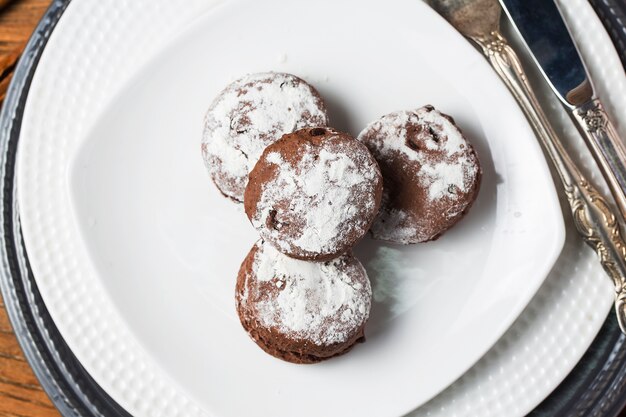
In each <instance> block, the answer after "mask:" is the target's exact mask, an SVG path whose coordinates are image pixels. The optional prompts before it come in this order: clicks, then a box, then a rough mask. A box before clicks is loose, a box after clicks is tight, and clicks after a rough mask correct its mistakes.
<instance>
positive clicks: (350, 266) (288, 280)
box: [246, 243, 372, 345]
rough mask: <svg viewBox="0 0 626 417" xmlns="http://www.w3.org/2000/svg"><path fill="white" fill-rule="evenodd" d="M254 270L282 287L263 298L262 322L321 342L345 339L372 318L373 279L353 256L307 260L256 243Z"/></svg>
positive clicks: (259, 312)
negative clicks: (369, 277)
mask: <svg viewBox="0 0 626 417" xmlns="http://www.w3.org/2000/svg"><path fill="white" fill-rule="evenodd" d="M253 271H255V272H256V279H257V281H259V282H268V281H275V282H276V284H275V285H276V287H277V288H279V292H277V293H274V292H273V291H272V292H271V294H268V296H267V297H260V301H259V302H258V303H257V304H256V310H257V317H258V319H259V321H260V322H261V324H262V325H263V326H266V327H268V328H270V327H275V328H278V330H279V331H280V332H281V333H283V334H287V335H289V336H291V337H297V338H303V339H307V340H311V341H313V342H314V343H316V344H318V345H330V344H333V343H342V342H345V341H346V340H347V339H348V338H349V337H350V336H351V335H352V334H354V331H355V330H356V329H358V328H359V327H360V326H361V325H362V324H363V323H365V321H366V320H367V318H368V316H369V311H370V306H371V296H372V292H371V287H370V283H369V280H368V279H367V275H366V273H365V270H364V269H363V266H362V265H361V264H360V263H359V262H358V261H357V260H356V259H355V258H353V257H352V256H348V255H344V256H341V257H339V258H337V259H334V260H332V261H328V262H307V261H301V260H297V259H293V258H289V257H287V256H285V255H283V254H282V253H280V252H278V251H277V250H276V249H274V248H273V247H272V246H270V245H266V244H262V243H257V252H256V253H255V257H254V261H253ZM358 278H362V279H360V280H359V279H358ZM279 283H280V285H279ZM248 285H249V283H247V285H246V287H247V286H248Z"/></svg>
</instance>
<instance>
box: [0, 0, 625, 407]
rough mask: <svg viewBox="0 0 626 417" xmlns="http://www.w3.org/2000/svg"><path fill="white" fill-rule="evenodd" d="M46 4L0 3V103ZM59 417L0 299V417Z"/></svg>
mask: <svg viewBox="0 0 626 417" xmlns="http://www.w3.org/2000/svg"><path fill="white" fill-rule="evenodd" d="M50 1H51V0H0V101H2V100H3V99H4V95H5V93H6V87H7V86H8V83H9V81H10V78H11V74H12V70H13V67H14V65H15V63H16V61H17V58H18V57H19V53H20V52H21V49H22V48H23V46H24V44H25V43H26V41H27V40H28V37H29V36H30V34H31V32H32V31H33V29H34V27H35V25H36V24H37V22H38V21H39V19H40V18H41V16H42V15H43V13H44V12H45V10H46V8H47V7H48V5H49V4H50ZM59 415H60V414H59V412H58V411H57V410H56V409H55V408H54V406H53V405H52V403H51V402H50V400H49V398H48V396H47V395H46V393H45V392H44V391H43V389H42V388H41V386H40V385H39V382H38V381H37V378H36V377H35V375H34V374H33V372H32V370H31V368H30V366H29V365H28V362H26V359H25V358H24V355H23V354H22V351H21V349H20V347H19V344H18V342H17V340H16V339H15V336H14V334H13V330H12V328H11V324H10V323H9V318H8V317H7V315H6V311H5V310H4V304H3V303H2V298H1V297H0V417H52V416H59ZM620 417H626V411H625V412H622V413H621V414H620Z"/></svg>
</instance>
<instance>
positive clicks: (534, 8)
mask: <svg viewBox="0 0 626 417" xmlns="http://www.w3.org/2000/svg"><path fill="white" fill-rule="evenodd" d="M500 3H501V4H502V7H503V9H504V11H505V13H506V15H507V17H508V18H509V20H510V21H511V23H512V24H513V26H514V27H515V29H516V31H517V32H518V34H519V35H520V37H521V38H522V40H523V41H524V44H525V45H526V47H527V49H528V50H529V51H530V54H531V56H532V58H533V60H534V62H535V63H536V65H537V66H538V67H539V69H540V71H541V73H542V74H543V76H544V78H545V79H546V81H547V82H548V84H549V85H550V87H551V89H552V91H553V92H554V93H555V94H556V95H557V97H558V98H559V99H560V101H561V103H562V104H563V105H564V106H565V108H566V109H567V110H568V111H569V112H570V116H571V117H572V118H573V120H574V121H575V124H576V126H577V127H578V130H579V132H580V133H581V135H582V136H583V138H584V139H585V141H586V143H587V146H588V147H589V149H590V150H591V152H592V154H593V156H594V158H595V160H596V162H597V163H598V166H599V167H600V171H601V172H602V174H603V176H604V178H605V179H606V181H607V183H608V185H609V188H610V190H611V193H612V194H613V197H614V199H615V202H616V203H617V206H618V208H619V210H620V212H621V215H622V219H626V146H625V145H624V141H623V140H622V139H620V137H619V136H618V134H617V130H616V129H615V127H614V125H613V123H612V122H611V121H610V119H609V117H608V115H607V114H606V111H605V110H604V106H603V105H602V103H601V101H600V100H599V99H598V98H597V97H596V94H595V91H594V88H593V83H592V82H591V80H590V78H589V75H588V72H587V70H586V68H585V65H584V61H583V60H582V59H581V57H580V54H579V52H578V49H577V47H576V44H575V43H574V41H573V40H572V37H571V34H570V32H569V29H568V27H567V25H566V23H565V21H564V20H563V17H562V16H561V13H560V11H559V9H558V6H557V5H556V3H555V2H554V1H553V0H500Z"/></svg>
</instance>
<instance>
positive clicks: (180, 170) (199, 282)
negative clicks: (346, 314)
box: [18, 0, 564, 417]
mask: <svg viewBox="0 0 626 417" xmlns="http://www.w3.org/2000/svg"><path fill="white" fill-rule="evenodd" d="M44 54H45V53H44ZM44 58H45V56H44ZM44 58H42V59H44ZM267 70H276V71H286V72H292V73H294V74H296V75H299V76H302V77H303V78H305V79H307V80H308V81H309V82H311V83H312V84H313V85H314V86H316V87H317V88H318V89H319V91H320V93H321V94H322V96H323V97H324V98H325V99H326V100H327V102H328V104H329V107H330V117H331V124H332V125H333V126H334V127H337V128H339V129H341V130H346V131H348V132H350V133H352V134H355V135H356V134H357V133H358V132H359V130H360V129H361V128H362V127H364V126H365V124H367V123H368V122H369V121H371V120H373V119H375V118H377V117H379V116H380V115H382V114H385V113H388V112H390V111H394V110H399V109H407V108H415V107H419V106H422V105H424V104H433V105H435V106H436V107H437V108H439V109H440V110H442V111H444V112H446V113H449V114H451V115H453V116H454V117H455V119H456V121H457V123H458V124H459V126H460V127H461V128H462V129H463V131H464V132H465V133H466V134H467V136H468V137H469V138H470V140H471V141H472V143H473V144H474V145H475V147H476V149H477V152H478V154H479V157H480V160H481V163H482V165H483V170H484V178H483V184H482V188H481V192H480V195H479V198H478V200H477V202H476V204H475V205H474V207H473V208H472V210H471V211H470V213H469V214H468V216H467V217H466V218H465V219H464V220H462V221H461V223H460V224H459V225H457V226H456V227H455V228H454V229H453V230H451V231H449V232H448V233H446V234H445V235H444V236H443V237H442V238H441V239H439V240H438V241H436V242H432V243H428V244H421V245H415V246H407V247H399V246H393V245H385V244H381V243H379V242H374V241H371V240H365V241H364V242H363V243H361V244H360V245H359V247H358V248H357V250H356V254H357V256H358V257H359V258H360V259H361V260H362V262H363V263H364V264H365V266H366V268H367V270H368V273H369V274H370V278H371V279H372V282H373V287H374V292H375V301H376V302H375V304H374V307H373V310H372V318H371V322H370V323H369V325H368V328H367V329H366V335H367V337H368V341H367V343H365V344H363V345H359V346H357V348H355V349H354V351H353V352H351V353H350V354H348V355H345V356H343V357H340V358H337V359H333V360H331V361H328V362H325V363H322V364H318V365H314V366H297V365H293V364H288V363H284V362H281V361H279V360H276V359H274V358H272V357H269V356H267V355H266V354H264V353H263V352H262V351H261V350H260V349H258V348H257V347H256V346H255V345H254V343H253V342H252V341H250V340H249V339H248V337H247V335H246V334H245V332H244V331H243V330H242V328H241V326H240V324H239V323H238V320H237V317H236V312H235V309H234V300H233V299H234V297H233V296H234V283H235V277H236V273H237V270H238V268H239V264H240V262H241V261H242V260H243V258H244V257H245V255H246V253H247V251H248V250H249V248H250V247H251V245H252V244H253V243H254V241H255V240H256V235H255V233H254V230H253V229H252V227H251V226H250V225H249V224H248V222H247V219H246V217H245V215H244V214H243V212H242V210H241V208H240V207H238V206H236V205H234V204H233V203H231V202H230V201H227V200H226V199H224V198H223V197H222V196H221V195H220V194H219V193H218V192H217V190H216V189H215V187H214V186H213V185H212V183H211V182H210V180H209V178H208V175H207V174H206V172H205V171H204V168H203V165H202V161H201V157H200V152H199V141H200V135H201V126H202V117H203V114H204V112H205V110H206V108H207V107H208V105H209V103H210V101H211V100H212V98H213V97H214V96H215V95H216V94H217V93H218V92H219V91H220V90H221V89H222V88H223V87H224V86H225V85H226V84H227V83H228V82H229V81H231V80H232V79H234V78H236V77H238V76H240V75H242V74H244V73H247V72H256V71H267ZM102 72H103V73H105V72H106V68H103V69H102ZM100 75H101V74H99V73H97V72H96V73H90V74H86V75H85V76H87V77H92V78H93V82H94V83H98V77H99V76H100ZM34 85H36V84H35V83H34ZM125 85H126V88H124V89H123V90H122V91H121V92H120V94H118V95H117V96H116V97H115V98H114V99H113V100H112V101H111V102H109V103H107V105H106V106H103V108H102V110H101V112H99V113H98V114H97V115H96V116H94V115H89V117H93V119H94V120H96V121H95V123H94V124H93V125H90V129H88V130H84V132H83V133H82V134H80V135H73V136H72V135H68V138H69V139H68V138H64V139H63V140H65V142H64V141H63V140H60V142H55V141H45V140H40V141H37V142H36V143H35V142H33V139H32V138H34V137H35V135H33V136H31V137H30V138H29V137H28V136H25V137H24V138H23V139H22V140H21V143H20V146H21V148H20V155H19V158H20V160H19V173H18V181H19V190H20V194H19V202H20V207H21V210H22V211H21V212H22V225H23V230H24V238H25V241H26V244H27V247H28V250H29V256H30V259H31V263H32V267H33V270H34V272H35V276H36V277H37V280H38V283H40V290H41V292H42V295H43V296H44V299H45V300H46V302H47V304H48V306H49V308H50V311H51V314H52V316H53V317H54V318H55V322H57V324H58V326H59V329H60V330H61V332H62V334H63V336H64V337H65V338H66V340H67V342H68V344H69V345H70V346H72V349H73V350H74V352H75V354H76V355H77V356H78V357H79V359H81V361H82V362H83V363H86V364H87V365H86V366H87V367H88V364H89V363H90V361H92V360H93V359H92V358H90V356H91V355H92V353H90V352H92V348H93V346H90V344H87V343H86V342H85V340H84V339H83V337H84V336H83V335H81V331H83V329H82V326H75V325H73V324H72V322H73V320H78V321H79V322H85V323H89V324H90V326H89V327H90V329H93V330H91V331H93V332H94V333H95V334H94V335H93V337H92V343H100V344H102V345H103V346H104V347H105V348H106V350H107V351H108V352H110V353H109V355H110V356H111V358H110V361H111V363H110V366H107V364H106V361H107V359H106V358H104V363H103V362H102V360H103V358H100V359H101V361H100V363H101V364H100V365H98V366H97V367H95V368H93V369H90V368H89V367H88V369H89V371H90V373H91V374H92V375H93V376H94V378H95V379H96V380H97V381H98V382H99V383H102V384H103V385H104V386H105V387H107V388H108V389H110V390H116V389H117V390H128V389H129V387H128V386H126V387H123V386H118V387H116V386H115V384H111V383H110V382H109V383H107V382H106V381H107V380H109V381H110V375H108V374H109V373H111V372H112V371H111V369H112V368H113V367H116V366H122V365H116V364H118V363H123V361H122V362H117V361H116V360H118V359H119V358H120V357H124V356H127V355H129V354H131V355H146V354H147V358H148V359H147V360H149V361H151V362H155V363H156V364H157V366H158V367H160V368H161V369H162V370H164V372H165V373H166V374H167V375H168V376H169V379H171V380H173V381H174V384H175V385H177V386H178V387H180V388H181V389H182V390H183V391H184V392H185V393H186V394H187V395H189V396H190V397H192V398H194V399H195V402H196V403H197V404H199V406H200V407H201V408H203V409H204V410H207V411H209V412H210V413H214V414H215V415H218V416H241V415H255V416H264V415H267V416H293V415H299V416H320V415H325V416H331V415H337V416H345V415H359V416H376V417H379V416H396V415H400V414H403V413H406V412H408V411H410V410H411V409H413V408H415V407H417V406H419V405H420V404H423V403H424V402H425V401H427V400H428V399H429V398H431V397H433V396H434V395H435V394H437V393H438V392H440V391H441V390H442V389H444V388H445V387H446V386H447V385H449V384H450V383H451V382H453V381H454V380H455V379H456V378H458V377H459V376H460V375H462V374H463V372H465V371H466V370H467V369H468V368H469V367H470V366H471V365H472V364H473V363H474V362H475V361H476V360H478V359H479V358H480V356H482V355H483V354H484V353H485V352H486V351H487V350H488V349H489V348H490V347H491V346H492V345H493V343H494V342H495V341H496V340H497V339H498V338H499V337H500V336H501V335H502V333H503V332H504V331H505V330H506V329H507V328H508V326H509V325H510V324H511V323H512V321H513V320H514V319H515V318H516V317H517V315H518V314H519V313H520V312H521V310H522V309H523V308H524V306H526V304H527V303H528V301H529V300H530V298H531V297H532V296H533V294H534V293H535V291H536V290H537V288H538V287H539V285H540V284H541V282H542V281H543V279H544V278H545V276H546V275H547V273H548V271H549V270H550V267H551V266H552V265H553V263H554V261H555V260H556V258H557V256H558V254H559V252H560V250H561V248H562V245H563V239H564V229H563V221H562V218H561V212H560V208H559V205H558V201H557V198H556V195H555V191H554V186H553V184H552V181H551V177H550V174H549V172H548V170H547V167H546V163H545V161H544V159H543V155H542V153H541V150H540V148H539V146H538V144H537V143H536V141H535V139H534V137H533V135H532V132H531V130H530V128H529V126H528V125H527V123H526V121H525V119H524V117H523V115H522V113H521V112H520V110H519V109H518V107H517V105H516V104H515V102H514V101H513V99H512V98H511V97H510V95H509V94H508V92H507V91H506V89H505V87H504V86H503V85H502V84H501V83H500V81H499V80H498V79H497V77H496V76H495V74H494V73H493V72H492V71H491V70H490V68H489V67H488V66H487V64H486V63H485V62H484V60H483V59H482V57H481V56H480V55H479V54H478V53H477V52H476V51H474V50H473V49H472V48H471V46H470V45H469V44H468V43H467V42H466V41H465V40H464V39H462V38H461V37H460V36H459V35H458V34H457V33H456V32H454V31H453V30H452V29H451V28H450V27H449V26H447V24H446V23H445V22H443V20H441V18H440V17H439V16H437V15H436V14H435V13H434V12H432V11H431V10H430V9H429V8H427V7H426V6H425V5H423V4H422V3H421V2H418V1H414V0H391V1H388V2H379V1H374V0H367V1H359V2H357V1H348V0H346V1H340V2H335V1H331V0H320V1H318V2H315V3H303V2H287V1H284V0H264V1H252V0H234V1H228V2H224V3H221V4H219V5H216V6H215V7H214V8H213V9H212V10H211V11H210V12H209V13H207V14H205V15H203V16H202V17H201V18H199V19H198V20H197V21H196V22H195V23H194V24H193V25H192V26H190V27H187V28H186V30H185V31H183V32H182V33H179V34H178V36H177V37H176V38H175V39H174V41H173V42H171V43H169V44H168V45H166V46H164V47H163V48H162V49H161V50H160V52H159V53H158V54H157V55H156V56H155V57H154V58H153V59H152V60H151V61H150V62H149V63H148V64H147V65H145V66H143V67H141V68H138V69H137V71H136V74H135V76H134V77H133V78H132V79H130V80H128V82H127V83H126V84H125ZM87 93H88V91H85V94H87ZM29 99H30V98H29ZM76 104H77V103H75V102H72V100H68V102H67V107H66V108H65V109H62V110H61V111H63V112H75V113H74V114H75V115H76V117H77V118H78V117H84V115H82V113H81V112H80V108H78V107H77V105H76ZM28 117H30V118H31V119H30V120H25V123H27V122H30V123H33V118H34V117H37V113H33V112H32V111H31V112H30V113H28ZM29 140H30V142H29ZM42 156H45V158H43V159H42ZM59 231H62V232H59ZM52 241H53V242H54V244H53V245H52V246H51V247H48V248H46V249H45V251H49V250H52V251H53V252H55V253H54V254H53V256H52V257H51V256H49V255H48V256H46V255H44V254H43V253H38V248H41V250H43V246H42V244H41V243H42V242H52ZM39 255H41V256H39ZM59 263H60V264H61V265H64V266H63V267H62V268H61V269H59V267H58V266H59ZM59 280H60V281H62V282H63V283H65V285H67V283H69V282H72V281H73V280H78V281H82V283H81V285H85V284H84V282H87V281H90V280H92V281H93V282H94V284H93V286H90V287H88V288H86V289H85V291H84V292H83V294H85V296H86V298H84V299H81V300H76V299H73V300H71V303H74V304H73V305H72V308H65V309H63V310H62V312H61V311H59V310H55V308H54V305H55V304H56V303H57V302H58V301H55V300H58V299H59V297H58V295H57V294H55V291H59V290H58V288H55V287H58V283H59ZM90 282H91V281H90ZM103 289H104V291H103ZM87 297H89V298H87ZM77 298H80V297H77ZM49 301H50V302H49ZM81 302H82V306H80V307H78V306H77V304H81ZM101 303H103V304H102V306H103V307H100V304H101ZM103 311H104V313H103ZM61 313H62V314H61ZM71 317H73V319H72V318H71ZM100 329H102V331H100ZM99 335H100V337H99ZM120 340H124V341H125V342H120ZM127 340H129V341H127ZM129 351H130V353H129ZM102 381H104V383H103V382H102ZM242 399H243V400H242ZM321 399H323V400H321ZM130 409H131V410H132V405H131V406H130Z"/></svg>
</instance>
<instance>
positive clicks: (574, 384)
mask: <svg viewBox="0 0 626 417" xmlns="http://www.w3.org/2000/svg"><path fill="white" fill-rule="evenodd" d="M69 1H70V0H55V1H54V2H53V3H52V5H51V6H50V8H49V9H48V11H47V12H46V14H45V15H44V17H43V18H42V20H41V22H40V23H39V25H38V26H37V29H36V30H35V32H34V34H33V35H32V37H31V39H30V41H29V43H28V45H27V46H26V49H25V52H24V55H23V57H22V59H21V60H20V62H19V64H18V66H17V68H16V71H15V74H14V76H13V82H12V84H11V87H10V89H9V92H8V94H7V98H6V101H5V103H4V107H3V109H2V112H1V113H0V158H1V159H0V181H1V183H2V187H1V188H0V201H1V203H2V210H1V211H0V238H1V244H0V262H1V264H0V289H1V290H2V295H3V297H4V302H5V305H6V308H7V310H8V313H9V317H10V319H11V323H12V324H13V328H14V330H15V333H16V335H17V338H18V340H19V342H20V344H21V346H22V349H23V350H24V353H25V355H26V358H27V359H28V361H29V363H30V365H31V366H32V368H33V370H34V372H35V374H36V375H37V378H39V381H40V382H41V384H42V386H43V388H44V389H45V391H46V392H47V393H48V395H49V396H50V398H51V399H52V401H53V402H54V404H55V405H56V407H57V408H58V409H59V410H60V411H61V413H62V414H63V415H64V416H129V414H128V412H126V411H125V410H124V409H123V408H122V407H120V406H119V405H118V404H117V403H116V402H115V401H113V399H112V398H111V397H110V396H109V395H107V393H106V392H104V390H103V389H102V388H100V387H99V386H98V384H97V383H96V382H95V381H94V380H93V378H92V377H91V376H90V375H89V373H88V372H87V371H86V370H85V368H83V367H82V365H81V364H80V362H79V361H78V359H77V358H76V357H75V356H74V354H73V353H72V351H71V349H70V348H69V347H68V346H67V344H66V343H65V341H64V340H63V338H62V337H61V335H60V333H59V331H58V329H57V327H56V326H55V324H54V322H53V321H52V318H51V317H50V314H49V313H48V311H47V310H46V307H45V305H44V303H43V300H42V298H41V295H40V294H39V291H38V289H37V284H36V282H35V280H34V279H33V274H32V271H31V269H30V266H29V263H28V257H27V254H26V249H25V248H24V243H23V241H22V235H21V228H20V220H19V212H18V209H17V201H16V198H15V193H16V186H15V157H16V151H17V143H18V140H19V133H20V128H21V123H22V116H23V112H24V103H25V102H26V97H27V95H28V90H29V87H30V83H31V80H32V76H33V73H34V71H35V68H36V67H37V63H38V61H39V57H40V56H41V53H42V51H43V49H44V47H45V45H46V42H47V40H48V38H49V37H50V33H51V32H52V30H53V29H54V26H55V25H56V23H57V22H58V20H59V18H60V17H61V15H62V14H63V11H64V10H65V8H66V6H67V5H68V4H69ZM591 3H592V4H593V6H594V7H595V8H596V10H597V12H598V15H599V16H601V18H602V19H603V22H604V23H605V26H606V27H607V30H608V32H609V33H610V34H611V36H612V38H613V40H614V42H615V44H616V46H617V48H618V50H619V52H620V57H621V59H622V62H623V63H624V64H625V66H626V47H625V45H626V27H625V26H624V24H625V23H626V3H624V0H591ZM625 341H626V338H625V337H624V336H623V335H622V334H621V333H620V331H619V328H618V326H617V323H616V321H615V319H614V317H613V314H610V315H609V317H608V318H607V320H606V322H605V323H604V325H603V327H602V329H601V330H600V332H599V334H598V335H597V337H596V339H595V340H594V342H593V344H592V346H591V347H590V349H589V350H588V351H587V353H586V354H585V356H584V357H583V358H582V360H581V361H580V362H579V364H578V365H577V366H576V368H575V369H574V370H573V371H572V373H571V374H570V375H569V376H568V377H567V378H566V380H565V381H564V382H563V383H562V384H561V385H560V386H559V387H558V388H557V389H556V390H555V391H554V392H553V393H552V394H551V395H550V396H549V397H548V398H547V399H546V400H545V401H544V402H543V403H541V404H540V405H539V407H537V408H536V409H535V410H534V411H533V413H532V415H533V416H535V417H543V416H546V417H547V416H568V417H570V416H615V415H617V414H618V413H619V412H620V411H621V410H622V409H623V408H624V405H625V404H626V349H624V348H623V347H624V343H625Z"/></svg>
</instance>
